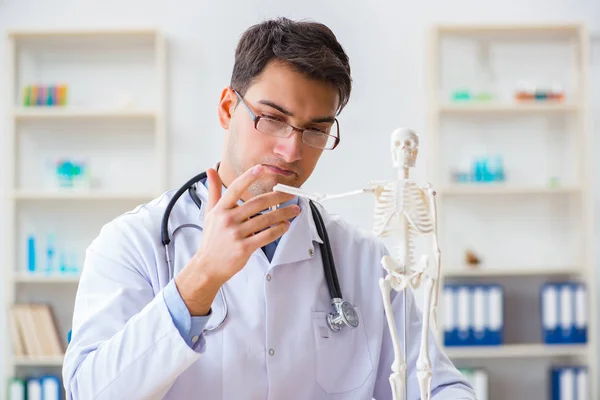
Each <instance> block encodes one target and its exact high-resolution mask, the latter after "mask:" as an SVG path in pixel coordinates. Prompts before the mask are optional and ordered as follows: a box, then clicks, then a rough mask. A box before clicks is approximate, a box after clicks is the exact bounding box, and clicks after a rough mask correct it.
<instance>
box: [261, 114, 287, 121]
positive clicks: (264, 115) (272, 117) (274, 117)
mask: <svg viewBox="0 0 600 400" xmlns="http://www.w3.org/2000/svg"><path fill="white" fill-rule="evenodd" d="M261 117H262V118H266V119H272V120H273V121H280V122H282V118H281V117H277V116H275V115H267V114H263V115H262V116H261Z"/></svg>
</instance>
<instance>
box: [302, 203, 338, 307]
mask: <svg viewBox="0 0 600 400" xmlns="http://www.w3.org/2000/svg"><path fill="white" fill-rule="evenodd" d="M308 203H309V204H310V210H311V212H312V213H313V215H314V218H315V219H316V220H317V221H316V222H317V223H316V224H315V225H316V227H317V232H318V233H319V236H321V237H322V238H323V243H320V244H319V247H320V248H321V254H325V255H326V257H323V264H324V268H323V271H324V273H325V281H326V282H327V287H328V289H329V295H330V296H331V298H332V299H342V290H341V289H340V283H339V281H338V277H337V273H336V270H335V263H334V261H333V255H332V254H331V246H330V244H329V236H328V235H327V230H326V229H325V223H324V222H323V218H322V217H321V213H319V210H318V209H317V206H316V205H315V204H314V203H313V202H312V200H311V201H309V202H308Z"/></svg>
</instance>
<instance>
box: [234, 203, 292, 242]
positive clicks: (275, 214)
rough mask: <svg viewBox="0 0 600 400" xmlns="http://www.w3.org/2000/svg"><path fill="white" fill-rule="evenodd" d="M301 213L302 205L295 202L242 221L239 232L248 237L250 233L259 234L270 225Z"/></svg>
mask: <svg viewBox="0 0 600 400" xmlns="http://www.w3.org/2000/svg"><path fill="white" fill-rule="evenodd" d="M299 213H300V207H298V206H297V205H295V204H294V205H291V206H287V207H284V208H280V209H279V210H276V211H268V212H265V213H264V214H260V215H257V216H256V217H254V218H251V219H249V220H248V221H246V222H244V223H242V224H241V225H240V227H239V234H240V236H241V237H243V238H246V237H248V236H250V235H253V234H257V233H258V232H261V231H262V230H264V229H266V228H268V227H270V226H273V225H277V224H279V223H281V222H283V221H288V220H290V219H292V218H294V217H296V216H297V215H298V214H299Z"/></svg>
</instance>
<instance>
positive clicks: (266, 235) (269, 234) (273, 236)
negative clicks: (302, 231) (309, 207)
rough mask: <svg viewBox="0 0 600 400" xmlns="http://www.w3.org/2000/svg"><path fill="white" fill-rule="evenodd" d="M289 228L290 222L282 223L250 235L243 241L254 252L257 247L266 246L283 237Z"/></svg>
mask: <svg viewBox="0 0 600 400" xmlns="http://www.w3.org/2000/svg"><path fill="white" fill-rule="evenodd" d="M289 228H290V221H287V220H286V221H282V222H280V223H278V224H277V225H274V226H272V227H270V228H268V229H265V230H264V231H262V232H259V233H257V234H255V235H252V236H250V237H248V238H246V239H244V240H246V241H247V243H248V245H249V246H250V247H251V248H252V250H256V249H258V248H259V247H263V246H266V245H268V244H269V243H272V242H274V241H275V240H277V239H279V238H280V237H282V236H283V235H284V233H286V232H287V231H288V229H289Z"/></svg>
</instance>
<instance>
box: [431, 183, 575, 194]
mask: <svg viewBox="0 0 600 400" xmlns="http://www.w3.org/2000/svg"><path fill="white" fill-rule="evenodd" d="M581 190H582V188H581V187H580V186H559V187H556V188H553V187H548V186H517V185H510V184H503V183H480V184H469V183H464V184H453V185H450V186H446V187H440V188H439V189H436V193H437V194H442V195H472V194H497V195H500V194H503V195H513V194H561V193H578V192H581Z"/></svg>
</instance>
